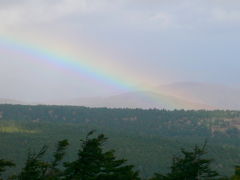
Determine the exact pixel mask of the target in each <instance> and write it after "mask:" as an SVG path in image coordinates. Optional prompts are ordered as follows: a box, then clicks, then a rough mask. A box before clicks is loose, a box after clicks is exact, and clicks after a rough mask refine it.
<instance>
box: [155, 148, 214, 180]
mask: <svg viewBox="0 0 240 180" xmlns="http://www.w3.org/2000/svg"><path fill="white" fill-rule="evenodd" d="M205 147H206V144H204V145H203V146H202V147H199V146H195V147H194V149H193V151H186V150H184V149H182V150H181V153H182V155H183V156H176V157H174V158H173V162H172V165H171V172H170V173H168V174H167V175H161V174H156V177H155V178H153V180H179V179H182V180H201V179H216V178H217V177H218V173H217V172H216V171H214V170H212V169H211V168H210V163H211V162H212V160H210V159H207V158H204V157H203V156H204V155H205V154H206V153H207V152H206V150H205Z"/></svg>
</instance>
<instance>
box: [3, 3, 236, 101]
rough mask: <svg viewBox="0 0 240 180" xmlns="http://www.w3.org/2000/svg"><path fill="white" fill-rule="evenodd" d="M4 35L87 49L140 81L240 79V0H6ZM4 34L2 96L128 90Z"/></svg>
mask: <svg viewBox="0 0 240 180" xmlns="http://www.w3.org/2000/svg"><path fill="white" fill-rule="evenodd" d="M0 37H4V38H5V37H7V38H10V37H11V38H13V39H16V41H17V42H19V44H20V45H21V43H28V44H29V45H33V46H40V47H46V48H47V49H49V50H56V51H57V52H60V51H63V50H64V51H66V52H63V53H66V54H68V55H69V56H71V54H78V55H77V58H81V57H80V56H81V54H82V55H83V56H84V60H85V61H89V62H87V64H90V65H91V66H92V70H94V69H100V70H101V71H103V72H105V71H106V72H107V73H108V75H109V76H111V73H113V74H112V75H113V76H114V77H115V76H118V77H120V76H121V77H122V79H123V80H122V81H126V82H128V83H129V82H134V83H136V84H139V85H140V86H144V85H148V86H158V85H160V84H168V83H172V82H180V81H196V82H207V83H222V84H228V85H229V84H230V85H232V84H240V79H239V72H240V50H239V44H240V1H239V0H34V1H33V0H0ZM1 41H2V40H0V53H1V56H0V82H1V89H0V97H2V98H4V97H5V98H14V99H15V98H16V99H23V100H36V101H38V100H40V99H58V98H69V97H84V96H105V95H112V94H116V93H119V92H121V91H123V89H122V88H121V87H119V86H117V85H115V84H114V83H113V84H111V83H109V82H108V81H104V80H99V79H94V77H91V76H89V77H88V76H87V75H86V74H84V73H83V72H81V71H79V72H72V70H70V69H67V68H66V69H64V67H56V66H49V65H48V64H47V63H44V60H42V61H43V63H42V62H41V59H40V60H38V61H36V60H32V59H31V58H32V57H31V56H28V54H26V53H21V52H18V51H15V50H14V49H11V48H6V47H5V46H6V44H4V42H1ZM62 46H64V48H62ZM56 51H55V52H56ZM86 57H87V58H86ZM109 69H110V70H109ZM126 90H127V89H124V91H126Z"/></svg>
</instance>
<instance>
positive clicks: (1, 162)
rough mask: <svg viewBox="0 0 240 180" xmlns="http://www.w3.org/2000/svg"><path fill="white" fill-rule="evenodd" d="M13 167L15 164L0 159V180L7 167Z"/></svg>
mask: <svg viewBox="0 0 240 180" xmlns="http://www.w3.org/2000/svg"><path fill="white" fill-rule="evenodd" d="M13 166H15V164H14V163H13V162H11V161H7V160H4V159H0V179H1V176H2V172H4V171H5V170H6V168H7V167H13Z"/></svg>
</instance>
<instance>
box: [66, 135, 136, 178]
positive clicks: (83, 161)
mask: <svg viewBox="0 0 240 180" xmlns="http://www.w3.org/2000/svg"><path fill="white" fill-rule="evenodd" d="M92 133H93V131H91V132H90V133H88V135H87V137H86V139H85V140H82V146H81V149H80V150H79V152H78V159H77V160H75V161H73V162H70V163H65V167H66V170H65V173H64V176H65V178H64V179H65V180H69V179H71V180H113V179H114V180H123V179H124V180H137V179H139V177H138V173H137V172H136V171H134V170H133V166H132V165H125V162H126V160H124V159H119V160H118V159H116V157H115V155H114V150H109V151H106V152H104V151H103V147H102V146H103V144H104V143H105V142H106V140H107V138H106V137H105V136H104V135H103V134H100V135H98V136H97V137H96V138H91V139H89V136H90V135H92Z"/></svg>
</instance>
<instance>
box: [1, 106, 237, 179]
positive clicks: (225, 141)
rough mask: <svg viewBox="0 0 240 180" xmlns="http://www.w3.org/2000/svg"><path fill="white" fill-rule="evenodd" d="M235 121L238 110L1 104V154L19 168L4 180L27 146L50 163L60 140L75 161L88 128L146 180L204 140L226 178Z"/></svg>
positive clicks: (233, 161)
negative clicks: (103, 137)
mask: <svg viewBox="0 0 240 180" xmlns="http://www.w3.org/2000/svg"><path fill="white" fill-rule="evenodd" d="M239 118H240V112H239V111H184V110H174V111H167V110H158V109H149V110H142V109H107V108H87V107H74V106H40V105H38V106H22V105H0V144H1V148H0V156H1V157H4V158H5V159H14V161H15V163H16V165H17V166H16V168H10V169H7V171H6V172H3V176H4V177H5V176H8V175H9V174H13V173H15V174H16V173H18V172H19V171H21V169H22V168H23V167H24V166H25V164H24V162H25V160H26V159H25V153H26V152H25V150H26V149H29V148H30V149H32V150H35V152H38V150H39V149H40V148H41V147H42V145H43V144H46V145H47V146H48V152H49V153H47V154H46V155H45V156H44V159H46V160H48V162H52V161H53V159H54V158H53V156H51V154H52V153H54V152H55V151H56V150H55V148H54V146H52V144H54V143H55V142H57V141H58V140H59V139H68V140H69V142H70V143H71V146H69V148H68V150H67V151H68V152H69V153H67V154H66V157H65V158H66V161H69V162H71V161H73V160H74V159H75V158H76V153H75V152H76V151H77V150H78V148H79V145H78V144H79V143H78V142H79V139H78V138H79V137H84V136H85V135H86V133H87V132H88V131H90V130H92V129H98V132H100V133H101V132H104V134H106V136H107V137H111V139H110V140H109V143H106V146H105V148H106V150H110V149H116V150H117V152H116V156H117V157H119V158H126V159H128V162H129V163H130V164H134V165H135V167H136V169H138V170H139V173H140V175H141V176H142V177H144V178H148V177H151V176H152V175H153V173H154V172H156V171H158V170H159V169H160V170H161V172H162V173H164V174H166V173H167V172H169V170H170V169H169V168H168V167H170V165H171V158H172V156H173V155H174V154H176V153H177V152H178V150H179V149H180V148H181V147H184V148H185V149H189V148H191V147H193V146H194V145H195V144H199V143H201V142H203V141H204V139H206V138H207V139H208V140H209V143H208V152H209V153H208V155H209V156H210V157H212V158H213V159H215V161H214V162H213V163H212V167H213V169H217V170H218V172H219V173H220V174H221V175H225V176H230V175H232V174H233V173H234V170H233V168H232V167H233V165H234V164H238V163H239V160H240V154H239V152H240V133H239V132H240V131H239V129H237V127H239V126H237V123H239ZM235 125H236V126H235ZM58 168H61V164H59V166H58Z"/></svg>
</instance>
